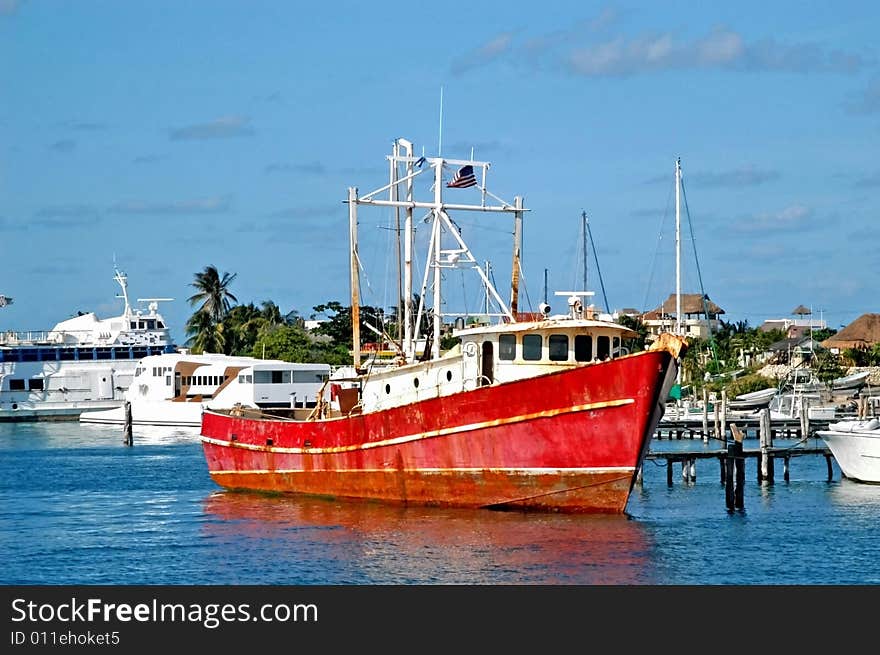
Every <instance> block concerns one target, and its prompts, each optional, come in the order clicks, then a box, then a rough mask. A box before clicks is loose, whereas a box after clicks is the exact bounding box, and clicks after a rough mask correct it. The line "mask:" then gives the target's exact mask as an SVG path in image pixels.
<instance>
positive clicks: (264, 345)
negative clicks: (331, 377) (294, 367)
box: [250, 325, 351, 366]
mask: <svg viewBox="0 0 880 655" xmlns="http://www.w3.org/2000/svg"><path fill="white" fill-rule="evenodd" d="M250 354H251V355H252V356H253V357H261V358H266V359H281V360H284V361H287V362H308V363H323V364H330V365H334V366H339V365H343V364H349V363H350V362H351V356H350V354H349V352H348V348H347V347H345V346H343V345H339V344H338V343H335V342H333V341H332V340H329V339H327V338H326V337H324V338H322V337H321V336H320V335H312V334H309V332H308V331H307V330H305V329H304V328H302V327H300V326H298V325H281V326H277V327H275V328H272V329H270V330H266V331H263V332H261V333H260V336H259V337H258V338H257V340H256V342H255V343H254V346H253V350H252V352H251V353H250Z"/></svg>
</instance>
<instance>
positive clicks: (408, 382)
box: [361, 316, 635, 412]
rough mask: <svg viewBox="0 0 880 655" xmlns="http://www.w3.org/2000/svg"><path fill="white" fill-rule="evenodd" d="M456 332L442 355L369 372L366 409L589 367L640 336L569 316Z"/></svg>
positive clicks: (603, 322) (621, 350) (363, 400)
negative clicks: (455, 343)
mask: <svg viewBox="0 0 880 655" xmlns="http://www.w3.org/2000/svg"><path fill="white" fill-rule="evenodd" d="M454 334H455V336H458V337H460V338H461V344H460V345H459V346H456V347H455V348H454V349H452V350H450V351H449V352H448V353H446V355H445V356H443V357H441V358H440V359H435V360H431V361H428V362H418V363H413V364H407V365H404V366H400V367H397V368H384V369H382V370H379V371H376V372H371V373H369V374H368V375H366V376H365V377H364V381H363V390H362V394H361V403H362V411H364V412H367V411H376V410H379V409H385V408H388V407H395V406H399V405H404V404H408V403H411V402H414V401H416V400H424V399H427V398H431V397H438V396H447V395H451V394H453V393H458V392H461V391H467V390H471V389H475V388H477V387H481V386H487V385H493V384H504V383H506V382H511V381H514V380H519V379H523V378H532V377H535V376H537V375H543V374H546V373H552V372H554V371H558V370H559V369H561V368H570V367H575V366H589V365H591V364H593V363H597V362H601V361H605V360H607V359H613V358H615V357H619V356H622V355H626V354H628V351H627V350H626V349H625V348H624V346H623V340H624V339H626V338H630V337H633V336H635V332H633V331H632V330H630V329H629V328H627V327H625V326H623V325H620V324H618V323H614V322H612V321H608V320H597V319H590V318H571V317H568V316H554V317H551V318H547V319H546V320H543V321H528V322H521V323H502V324H498V325H489V326H482V327H471V328H466V329H463V330H456V331H455V332H454Z"/></svg>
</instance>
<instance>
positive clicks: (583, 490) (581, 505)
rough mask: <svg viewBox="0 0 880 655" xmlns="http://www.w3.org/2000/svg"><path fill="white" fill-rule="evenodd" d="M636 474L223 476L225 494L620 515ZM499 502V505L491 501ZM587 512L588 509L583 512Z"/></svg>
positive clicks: (216, 479)
mask: <svg viewBox="0 0 880 655" xmlns="http://www.w3.org/2000/svg"><path fill="white" fill-rule="evenodd" d="M634 475H635V471H634V470H625V469H615V470H611V471H583V470H581V471H554V472H535V471H522V470H519V471H517V470H514V471H497V470H495V471H493V470H489V471H486V470H481V471H430V472H421V471H413V470H407V471H344V472H333V471H291V472H283V471H276V472H267V471H262V472H253V473H248V472H224V473H212V474H211V477H212V479H213V480H214V482H216V483H217V484H219V485H220V486H222V487H225V488H227V489H241V490H248V491H262V492H267V493H295V494H304V495H310V496H324V497H331V498H359V499H366V500H377V501H383V502H392V503H401V504H419V505H432V506H444V507H483V508H491V509H510V510H540V511H563V512H579V513H587V512H589V513H600V514H620V513H622V512H623V511H624V509H625V507H626V503H627V499H628V497H629V492H630V489H631V487H632V482H633V476H634ZM492 498H497V499H498V501H497V502H493V501H492V500H487V499H492ZM587 508H588V509H587Z"/></svg>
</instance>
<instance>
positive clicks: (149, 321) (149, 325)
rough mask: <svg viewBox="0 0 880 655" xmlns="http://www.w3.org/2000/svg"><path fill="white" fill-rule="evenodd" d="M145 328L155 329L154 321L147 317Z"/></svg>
mask: <svg viewBox="0 0 880 655" xmlns="http://www.w3.org/2000/svg"><path fill="white" fill-rule="evenodd" d="M147 329H148V330H155V329H156V321H154V320H153V319H148V320H147Z"/></svg>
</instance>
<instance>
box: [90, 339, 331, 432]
mask: <svg viewBox="0 0 880 655" xmlns="http://www.w3.org/2000/svg"><path fill="white" fill-rule="evenodd" d="M329 377H330V365H329V364H298V363H292V362H284V361H280V360H274V359H256V358H253V357H234V356H229V355H215V354H202V355H192V354H184V353H173V354H166V355H153V356H150V357H144V358H143V359H142V360H141V361H140V362H138V367H137V369H136V370H135V374H134V379H133V381H132V383H131V386H130V387H129V388H128V390H127V391H126V393H125V401H126V402H128V403H130V409H131V423H132V425H167V426H190V427H199V426H200V425H201V424H202V410H203V409H205V408H211V409H227V410H231V409H233V408H236V407H238V408H240V409H243V410H244V409H247V408H253V409H262V410H266V411H269V412H271V410H272V409H285V410H289V409H302V410H303V411H304V412H306V413H308V412H309V411H310V410H311V409H312V408H314V407H315V406H316V405H317V400H318V397H319V396H320V394H321V392H322V387H323V385H324V383H325V382H326V381H327V379H328V378H329ZM125 411H126V410H125V406H124V405H123V406H121V407H117V408H114V409H110V410H106V411H94V412H83V413H82V414H80V416H79V420H80V423H97V424H109V425H125V421H126V416H125Z"/></svg>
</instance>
